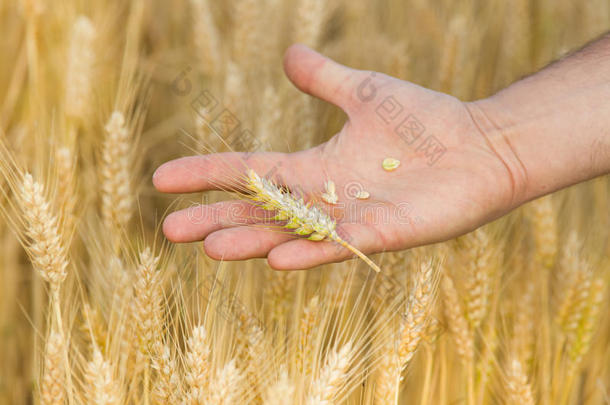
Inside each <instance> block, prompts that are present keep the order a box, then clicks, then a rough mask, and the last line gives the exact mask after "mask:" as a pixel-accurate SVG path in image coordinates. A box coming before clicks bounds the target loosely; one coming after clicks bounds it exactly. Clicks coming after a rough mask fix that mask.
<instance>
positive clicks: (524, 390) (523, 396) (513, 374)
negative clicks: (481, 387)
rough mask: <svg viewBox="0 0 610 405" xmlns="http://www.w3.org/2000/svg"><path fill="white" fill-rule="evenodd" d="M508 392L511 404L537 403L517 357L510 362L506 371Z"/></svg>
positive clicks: (527, 404) (526, 404)
mask: <svg viewBox="0 0 610 405" xmlns="http://www.w3.org/2000/svg"><path fill="white" fill-rule="evenodd" d="M506 391H507V396H508V401H507V402H508V403H509V404H514V405H534V403H535V402H534V396H533V394H532V388H531V386H530V384H529V382H528V381H527V375H526V374H525V371H524V370H523V366H522V365H521V362H520V361H519V360H518V359H517V357H513V358H512V359H511V360H510V361H509V365H508V370H507V371H506Z"/></svg>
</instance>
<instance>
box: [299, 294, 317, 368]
mask: <svg viewBox="0 0 610 405" xmlns="http://www.w3.org/2000/svg"><path fill="white" fill-rule="evenodd" d="M319 311H320V298H319V297H318V296H317V295H316V296H314V297H313V298H312V299H310V300H309V302H308V303H307V306H306V307H305V309H303V315H302V316H301V319H300V321H299V343H298V347H297V353H296V357H297V370H299V372H300V373H301V374H302V375H303V376H311V375H312V364H311V361H312V346H313V344H314V339H315V338H316V334H317V331H318V319H319V316H320V314H319Z"/></svg>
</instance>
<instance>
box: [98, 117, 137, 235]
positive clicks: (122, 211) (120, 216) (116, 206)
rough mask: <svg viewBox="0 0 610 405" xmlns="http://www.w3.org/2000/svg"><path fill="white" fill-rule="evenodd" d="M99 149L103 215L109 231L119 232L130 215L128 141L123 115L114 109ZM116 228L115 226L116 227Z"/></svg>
mask: <svg viewBox="0 0 610 405" xmlns="http://www.w3.org/2000/svg"><path fill="white" fill-rule="evenodd" d="M104 129H105V130H106V139H105V140H104V147H103V151H102V169H101V177H102V218H103V219H104V224H105V225H106V228H107V229H108V230H109V231H110V230H112V231H121V230H122V229H124V228H125V227H126V226H127V223H128V222H129V219H130V217H131V214H132V210H133V205H134V199H133V190H132V187H131V174H130V170H131V144H130V136H129V128H127V126H126V123H125V117H124V116H123V114H122V113H121V112H119V111H114V112H113V113H112V115H111V116H110V119H109V120H108V123H107V124H106V127H105V128H104ZM117 228H118V229H117Z"/></svg>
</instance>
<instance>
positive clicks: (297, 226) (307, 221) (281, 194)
mask: <svg viewBox="0 0 610 405" xmlns="http://www.w3.org/2000/svg"><path fill="white" fill-rule="evenodd" d="M246 187H247V188H248V189H249V190H250V191H252V192H253V193H254V194H253V195H251V196H249V198H250V199H251V200H253V201H255V202H257V203H260V204H261V207H262V208H264V209H266V210H275V211H276V212H277V215H276V216H275V218H274V219H276V220H278V221H288V222H287V224H286V225H285V227H286V228H288V229H292V230H294V233H296V234H297V235H301V236H307V237H308V238H307V239H309V240H313V241H321V240H324V239H330V240H332V241H334V242H337V243H338V244H340V245H341V246H343V247H345V248H346V249H349V250H350V251H351V252H352V253H354V254H356V255H357V256H358V257H360V258H361V259H362V260H363V261H364V262H365V263H366V264H368V265H369V266H370V267H371V268H372V269H373V270H375V271H377V272H379V271H381V269H380V268H379V267H378V266H377V265H376V264H375V263H373V262H372V261H371V259H369V258H368V257H366V256H365V255H364V254H363V253H362V252H360V251H359V250H358V249H356V248H355V247H353V246H351V245H350V244H349V243H348V242H346V241H344V240H343V239H342V238H341V237H340V236H339V234H338V233H337V230H336V227H337V224H336V223H335V221H334V220H333V219H331V218H330V216H328V214H326V213H325V212H323V211H322V210H320V209H319V208H318V207H316V206H314V205H311V204H306V203H305V201H304V200H303V199H302V198H301V199H297V198H295V197H294V196H293V195H292V194H291V193H289V192H286V191H284V190H282V189H281V188H280V187H278V186H277V185H276V184H275V183H273V182H272V181H270V180H267V179H264V178H261V177H259V175H258V174H256V172H255V171H254V170H252V169H250V170H249V171H248V177H247V183H246Z"/></svg>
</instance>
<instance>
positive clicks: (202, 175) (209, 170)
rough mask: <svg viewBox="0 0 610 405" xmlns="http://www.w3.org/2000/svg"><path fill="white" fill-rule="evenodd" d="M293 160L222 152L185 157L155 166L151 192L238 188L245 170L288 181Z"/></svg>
mask: <svg viewBox="0 0 610 405" xmlns="http://www.w3.org/2000/svg"><path fill="white" fill-rule="evenodd" d="M292 160H293V158H292V157H291V155H288V154H286V153H278V152H257V153H245V152H224V153H213V154H210V155H200V156H189V157H184V158H180V159H176V160H171V161H169V162H166V163H164V164H162V165H161V166H159V168H158V169H157V170H156V171H155V173H154V175H153V184H154V186H155V188H156V189H157V190H159V191H161V192H164V193H193V192H198V191H205V190H225V189H230V188H232V187H235V186H237V185H239V184H240V180H241V178H242V176H245V175H246V171H247V170H248V169H253V170H254V171H255V172H256V173H258V174H259V175H260V176H263V177H267V178H269V177H276V178H281V179H286V181H290V180H289V179H290V177H291V173H292V172H293V170H292V169H290V164H291V161H292Z"/></svg>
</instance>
